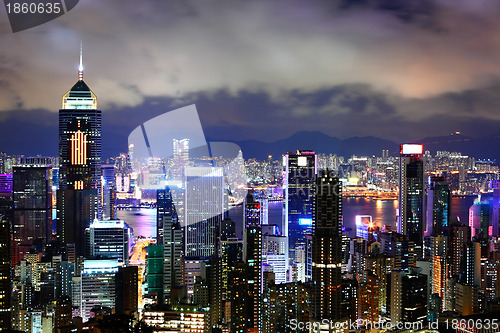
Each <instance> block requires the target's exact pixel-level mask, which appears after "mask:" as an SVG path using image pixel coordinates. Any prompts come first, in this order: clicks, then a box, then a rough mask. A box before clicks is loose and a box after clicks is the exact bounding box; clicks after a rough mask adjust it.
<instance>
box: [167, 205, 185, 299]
mask: <svg viewBox="0 0 500 333" xmlns="http://www.w3.org/2000/svg"><path fill="white" fill-rule="evenodd" d="M163 226H164V231H163V241H162V244H163V297H164V300H165V303H167V302H168V301H169V299H170V294H171V291H172V289H173V288H174V287H178V286H181V285H182V284H183V283H184V277H183V274H182V273H183V269H182V258H183V249H184V242H183V239H184V234H183V231H182V228H181V226H180V224H179V222H178V221H177V220H174V219H173V218H172V215H164V216H163Z"/></svg>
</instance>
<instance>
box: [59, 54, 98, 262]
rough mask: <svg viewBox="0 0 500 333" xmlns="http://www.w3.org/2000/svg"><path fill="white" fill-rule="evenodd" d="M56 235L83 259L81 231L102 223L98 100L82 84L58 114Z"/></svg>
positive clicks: (69, 94)
mask: <svg viewBox="0 0 500 333" xmlns="http://www.w3.org/2000/svg"><path fill="white" fill-rule="evenodd" d="M59 177H60V178H59V194H58V210H59V216H58V226H57V229H58V231H57V232H58V234H59V235H60V237H61V240H62V242H63V243H64V244H75V251H76V255H77V256H80V255H83V247H84V244H83V243H84V242H83V239H84V237H82V236H83V234H84V231H85V228H86V227H87V226H88V225H89V224H90V222H91V220H93V219H94V218H98V219H101V218H102V217H101V209H100V202H101V200H99V196H100V195H99V194H100V191H101V111H100V110H98V109H97V98H96V96H95V94H94V93H93V92H92V91H91V90H90V88H89V87H88V86H87V84H86V83H85V81H84V80H83V67H82V65H81V63H80V70H79V72H78V81H77V82H76V83H75V85H74V86H73V87H72V88H71V89H70V90H69V91H68V92H67V93H66V94H65V95H64V97H63V102H62V109H61V110H59Z"/></svg>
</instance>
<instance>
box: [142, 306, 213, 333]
mask: <svg viewBox="0 0 500 333" xmlns="http://www.w3.org/2000/svg"><path fill="white" fill-rule="evenodd" d="M142 318H143V320H144V322H145V323H146V324H147V325H148V328H149V327H151V328H152V331H153V332H186V333H198V332H210V331H209V330H208V321H207V319H208V313H207V312H206V311H205V310H203V309H201V308H200V307H199V306H198V305H191V304H181V305H172V306H167V305H163V306H155V307H151V308H148V309H145V310H144V311H143V313H142Z"/></svg>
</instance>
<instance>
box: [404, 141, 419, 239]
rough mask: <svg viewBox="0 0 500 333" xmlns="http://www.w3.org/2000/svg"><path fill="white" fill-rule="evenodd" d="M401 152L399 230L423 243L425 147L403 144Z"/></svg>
mask: <svg viewBox="0 0 500 333" xmlns="http://www.w3.org/2000/svg"><path fill="white" fill-rule="evenodd" d="M400 153H401V154H400V158H399V218H398V219H399V221H398V232H399V233H401V234H403V235H408V236H409V237H410V240H411V241H414V242H415V243H416V244H421V243H422V240H423V232H424V229H423V228H424V217H425V214H424V161H423V159H422V153H423V147H422V145H420V144H402V145H401V151H400Z"/></svg>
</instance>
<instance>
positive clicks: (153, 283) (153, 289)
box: [148, 245, 163, 304]
mask: <svg viewBox="0 0 500 333" xmlns="http://www.w3.org/2000/svg"><path fill="white" fill-rule="evenodd" d="M148 293H149V294H152V295H156V300H157V304H162V302H163V246H162V245H149V246H148Z"/></svg>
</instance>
